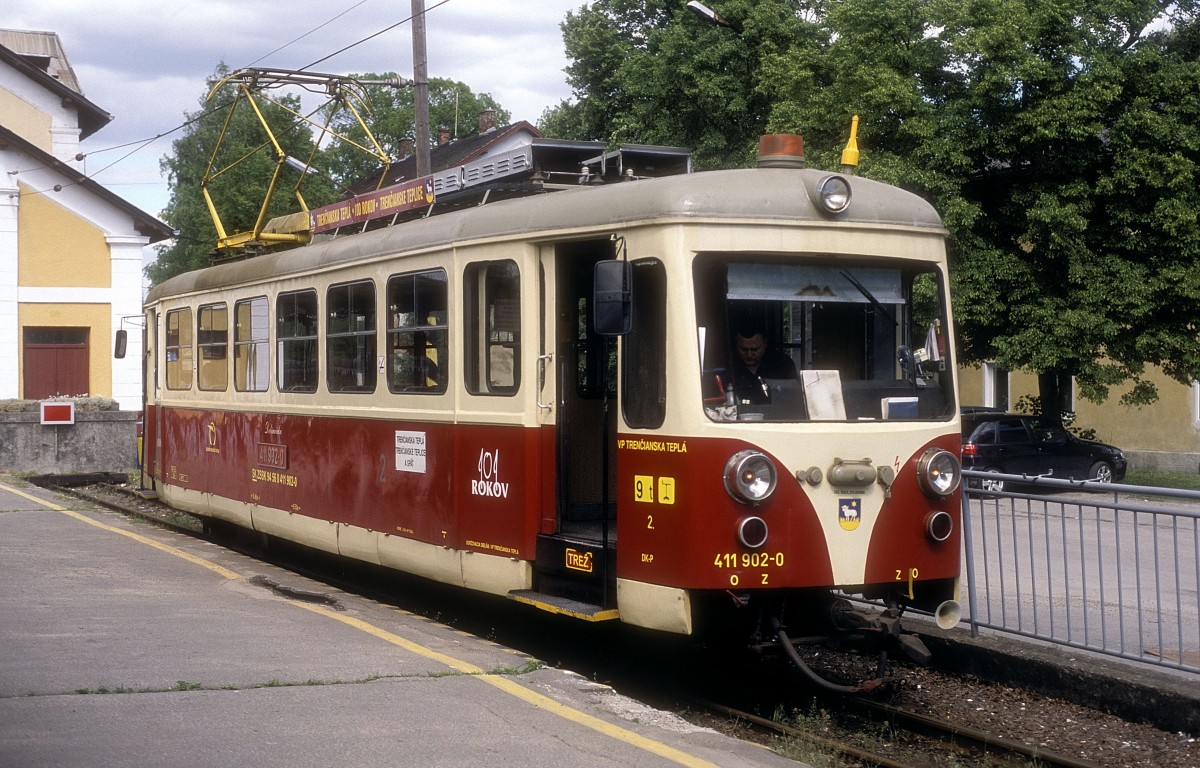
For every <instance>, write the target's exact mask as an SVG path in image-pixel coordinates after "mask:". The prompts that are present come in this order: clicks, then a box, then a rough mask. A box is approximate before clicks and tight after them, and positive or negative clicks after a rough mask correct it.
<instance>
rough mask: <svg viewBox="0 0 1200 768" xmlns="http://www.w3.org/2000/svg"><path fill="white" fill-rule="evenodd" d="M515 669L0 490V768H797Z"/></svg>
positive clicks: (266, 572) (493, 652) (125, 527)
mask: <svg viewBox="0 0 1200 768" xmlns="http://www.w3.org/2000/svg"><path fill="white" fill-rule="evenodd" d="M307 595H319V596H321V597H322V598H323V599H322V600H320V601H312V600H310V599H306V597H305V596H307ZM531 662H532V660H531V659H528V658H527V657H525V656H523V655H522V654H520V653H519V652H517V651H514V650H511V649H508V648H504V647H502V646H499V645H496V644H494V643H491V642H488V641H486V640H483V639H480V638H477V637H474V636H470V635H466V634H463V633H459V632H456V631H454V630H453V629H451V628H449V627H446V626H443V625H440V624H438V623H436V622H433V621H429V620H427V619H424V618H422V617H419V616H416V615H413V614H411V613H407V612H402V611H398V610H396V609H394V608H391V607H389V606H387V605H383V604H380V603H376V602H374V601H371V600H369V599H367V598H363V597H360V596H356V595H349V594H346V593H342V592H339V591H337V590H334V589H332V588H330V587H328V586H326V585H323V584H318V583H316V582H312V581H309V580H307V579H305V578H304V577H302V576H298V575H296V574H293V573H291V572H288V571H284V570H281V569H278V568H275V567H273V566H271V565H270V564H267V563H263V562H260V561H257V560H253V559H251V558H248V557H244V556H242V555H239V554H238V553H236V552H232V551H230V550H227V549H224V548H222V547H219V546H216V545H214V544H211V543H208V542H205V541H201V540H198V539H194V538H191V537H189V536H186V535H183V534H180V533H176V532H173V531H168V530H165V529H162V528H159V527H156V526H153V525H148V524H145V523H141V522H138V521H135V520H131V519H129V518H127V517H125V516H123V515H120V514H117V513H115V512H110V511H107V510H104V509H100V508H97V507H95V506H94V505H92V504H90V503H88V502H84V501H80V500H78V499H73V498H70V499H68V498H64V497H61V496H58V495H56V494H53V493H51V492H48V491H45V490H42V489H39V488H29V487H16V486H15V485H9V484H0V765H3V766H19V767H20V768H38V767H40V766H80V765H87V766H96V767H108V766H154V767H155V768H158V767H160V766H173V767H188V766H250V765H252V766H255V768H274V767H275V766H279V767H280V768H283V767H284V766H286V767H287V768H303V767H305V766H331V765H346V766H356V768H360V767H368V766H385V765H386V766H397V765H411V766H423V767H436V766H471V767H472V768H479V766H501V765H521V766H527V767H528V768H542V767H545V768H549V767H550V766H556V767H557V766H563V765H588V766H590V767H591V768H596V767H598V766H628V765H637V766H647V767H653V766H679V765H682V766H696V767H700V766H729V767H731V768H739V767H741V766H747V767H749V766H767V767H770V766H787V767H789V768H796V766H797V765H799V764H798V763H795V762H793V761H790V760H787V759H785V758H782V757H780V756H778V755H776V754H774V753H772V752H770V751H769V750H766V749H764V748H762V747H760V746H757V745H753V744H749V743H746V742H741V741H738V740H735V739H731V738H728V737H725V736H723V735H721V734H718V733H716V732H714V731H711V730H707V729H703V728H698V727H696V726H693V725H691V724H689V723H687V722H685V721H684V720H682V719H681V718H679V717H677V716H675V715H674V714H672V713H669V712H662V711H657V710H653V709H650V708H647V707H645V706H644V705H641V704H639V703H638V702H635V701H633V700H630V699H628V698H626V697H623V696H621V695H619V694H617V693H616V692H615V691H613V690H612V689H611V688H609V687H608V686H605V685H601V684H597V683H594V682H592V681H589V680H587V679H585V678H582V677H580V676H578V675H575V674H573V673H571V672H569V671H563V670H559V669H549V668H539V666H538V665H536V664H534V663H531Z"/></svg>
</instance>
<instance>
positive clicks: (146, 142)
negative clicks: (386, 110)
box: [23, 0, 450, 195]
mask: <svg viewBox="0 0 1200 768" xmlns="http://www.w3.org/2000/svg"><path fill="white" fill-rule="evenodd" d="M367 1H368V0H359V2H357V3H355V4H354V5H352V6H350V7H349V8H347V9H345V10H344V11H342V12H341V13H338V14H337V15H335V16H334V17H333V18H331V19H329V20H327V21H325V22H323V23H321V24H319V25H317V26H316V27H313V28H312V29H310V30H308V31H307V32H305V33H304V34H302V35H300V36H298V37H296V38H295V39H293V40H291V41H289V42H287V43H285V44H283V45H281V46H279V47H278V48H275V49H274V50H272V51H269V52H267V53H265V54H263V55H262V56H259V57H258V58H257V59H255V60H254V61H252V62H250V63H249V64H248V65H246V66H245V67H242V69H248V68H249V67H252V66H254V65H255V64H257V63H259V62H260V61H262V60H263V59H266V58H268V57H270V56H273V55H275V54H276V53H279V52H280V51H282V50H284V49H286V48H288V47H290V46H292V45H294V44H295V43H297V42H299V41H300V40H303V39H304V38H306V37H308V36H309V35H312V34H314V33H316V32H318V31H320V30H321V29H322V28H324V27H326V26H328V25H330V24H332V23H333V22H335V21H337V20H338V19H340V18H341V17H343V16H345V15H346V14H348V13H350V12H351V11H353V10H355V9H356V8H358V7H359V6H361V5H363V4H365V3H366V2H367ZM448 2H450V0H441V1H440V2H438V3H436V4H434V5H433V7H431V8H426V9H425V11H424V13H425V15H428V14H429V12H430V11H433V10H436V9H437V8H440V7H441V6H443V5H445V4H446V3H448ZM413 18H414V17H413V16H408V17H407V18H405V19H402V20H400V21H398V22H396V23H395V24H391V25H389V26H387V27H384V28H383V29H381V30H379V31H378V32H375V33H373V34H371V35H368V36H366V37H364V38H362V39H360V40H358V41H356V42H354V43H351V44H349V45H347V46H344V47H342V48H339V49H338V50H336V51H334V52H333V53H330V54H329V55H327V56H324V57H322V58H320V59H317V60H316V61H314V62H312V63H310V64H307V65H305V66H304V67H301V68H300V71H304V70H308V69H311V68H312V67H314V66H316V65H317V64H320V63H322V62H325V61H328V60H329V59H332V58H333V57H335V56H338V55H340V54H342V53H345V52H346V51H348V50H351V49H352V48H356V47H358V46H360V45H362V44H363V43H366V42H368V41H370V40H373V39H375V38H376V37H379V36H380V35H383V34H385V33H387V32H390V31H392V30H393V29H395V28H397V27H400V26H403V25H404V24H407V23H409V22H411V21H412V20H413ZM231 103H232V102H226V103H224V104H220V105H217V106H215V107H213V108H211V109H208V110H205V111H203V112H201V113H199V114H197V115H194V116H192V117H191V118H189V119H188V120H186V121H184V122H183V123H180V124H179V125H177V126H175V127H174V128H171V129H170V130H167V131H163V132H161V133H158V134H156V135H154V136H151V137H149V138H146V139H136V140H134V141H129V142H126V143H124V144H117V145H114V146H111V147H104V148H101V149H95V150H91V151H89V152H87V153H86V154H81V156H78V157H77V158H76V159H78V160H82V159H84V158H85V157H90V156H91V155H98V154H103V153H105V152H113V151H116V150H119V149H125V148H126V147H134V149H132V150H130V151H129V152H126V153H125V154H123V155H121V156H120V157H118V158H117V159H116V160H113V161H112V162H111V163H109V164H108V165H105V166H104V167H103V168H101V169H100V170H98V171H94V172H91V173H88V174H86V175H84V176H83V178H85V179H94V178H95V177H96V176H98V175H100V174H101V173H103V172H105V171H107V170H108V169H110V168H112V167H113V166H115V165H117V164H118V163H121V162H122V161H124V160H126V159H127V158H129V157H130V156H132V155H134V154H136V153H138V152H140V151H141V150H143V149H145V148H146V147H148V146H150V145H151V144H153V143H154V142H156V141H158V140H159V139H162V138H165V137H167V136H170V135H171V134H173V133H176V132H178V131H181V130H183V129H184V128H187V127H188V126H190V125H192V124H194V123H197V122H199V121H200V120H203V119H204V118H205V117H208V116H209V115H211V114H213V113H215V112H219V111H221V110H223V109H225V108H227V107H229V106H230V104H231ZM294 127H295V126H294V125H293V128H294ZM289 130H290V129H289ZM46 167H48V166H40V167H34V168H26V169H23V171H24V172H29V171H35V170H42V169H45V168H46ZM78 183H79V182H72V183H68V184H59V185H55V187H54V191H60V190H61V189H63V188H65V187H69V186H76V185H77V184H78ZM48 191H50V190H37V191H35V192H33V193H32V194H39V195H40V194H45V193H46V192H48Z"/></svg>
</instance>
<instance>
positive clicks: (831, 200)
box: [817, 176, 850, 213]
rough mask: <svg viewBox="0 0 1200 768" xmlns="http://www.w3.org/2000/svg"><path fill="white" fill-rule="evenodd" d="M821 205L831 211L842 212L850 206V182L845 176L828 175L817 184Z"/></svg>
mask: <svg viewBox="0 0 1200 768" xmlns="http://www.w3.org/2000/svg"><path fill="white" fill-rule="evenodd" d="M817 194H818V197H820V199H821V206H822V207H823V208H824V209H825V210H827V211H829V212H830V213H841V212H842V211H844V210H846V209H847V208H849V207H850V182H848V181H846V179H845V177H844V176H826V177H825V178H823V179H821V181H820V182H819V183H818V184H817Z"/></svg>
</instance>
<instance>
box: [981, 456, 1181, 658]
mask: <svg viewBox="0 0 1200 768" xmlns="http://www.w3.org/2000/svg"><path fill="white" fill-rule="evenodd" d="M963 477H964V481H965V483H966V484H967V490H966V493H964V495H963V525H964V539H965V546H964V556H965V558H966V563H965V568H964V576H965V580H966V595H965V597H966V600H965V601H964V603H965V605H964V616H966V618H965V619H964V620H965V621H966V622H967V623H968V624H969V625H970V627H971V633H972V634H973V635H976V636H977V635H978V634H979V630H980V629H981V628H986V629H991V630H998V631H1001V632H1007V633H1014V634H1017V635H1022V636H1025V637H1031V638H1035V639H1038V640H1044V641H1048V642H1051V643H1056V644H1061V645H1066V646H1071V647H1075V648H1082V649H1086V650H1089V651H1095V652H1098V653H1102V654H1107V655H1111V656H1118V657H1121V658H1125V659H1133V660H1136V661H1140V662H1145V663H1148V664H1153V665H1157V666H1161V667H1170V668H1173V669H1178V670H1183V671H1186V672H1194V673H1200V620H1198V614H1200V492H1193V491H1181V490H1174V489H1165V488H1152V487H1146V486H1134V485H1119V484H1114V483H1110V484H1102V483H1095V482H1078V481H1070V480H1059V479H1054V478H1050V477H1045V476H1039V477H1030V476H1025V475H1004V474H998V473H994V472H975V471H964V472H963ZM994 481H1001V482H1000V483H996V482H994ZM981 486H986V487H987V489H986V490H985V488H983V487H981ZM998 486H1002V488H1003V490H1000V489H998Z"/></svg>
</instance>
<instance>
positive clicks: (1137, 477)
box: [1121, 469, 1200, 491]
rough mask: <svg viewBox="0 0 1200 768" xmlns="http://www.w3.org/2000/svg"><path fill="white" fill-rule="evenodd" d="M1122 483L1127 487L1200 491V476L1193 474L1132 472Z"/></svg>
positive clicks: (1141, 470) (1149, 471)
mask: <svg viewBox="0 0 1200 768" xmlns="http://www.w3.org/2000/svg"><path fill="white" fill-rule="evenodd" d="M1121 482H1123V483H1125V484H1126V485H1150V486H1155V487H1158V488H1181V489H1183V490H1187V491H1200V474H1192V473H1191V472H1160V471H1153V470H1144V469H1139V470H1132V469H1131V470H1130V471H1129V472H1128V473H1127V474H1126V475H1125V479H1124V480H1122V481H1121Z"/></svg>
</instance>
